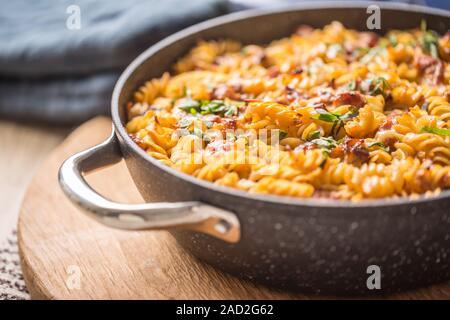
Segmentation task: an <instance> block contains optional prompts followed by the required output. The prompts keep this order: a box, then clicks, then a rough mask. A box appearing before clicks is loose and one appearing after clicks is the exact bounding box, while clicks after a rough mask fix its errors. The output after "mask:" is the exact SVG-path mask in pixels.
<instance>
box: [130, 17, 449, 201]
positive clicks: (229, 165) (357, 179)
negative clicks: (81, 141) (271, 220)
mask: <svg viewBox="0 0 450 320" xmlns="http://www.w3.org/2000/svg"><path fill="white" fill-rule="evenodd" d="M449 61H450V32H448V33H447V34H445V35H438V34H437V33H436V32H434V31H433V30H430V29H428V28H427V26H426V23H425V22H423V23H422V24H421V26H420V27H418V28H417V29H414V30H391V31H389V32H388V33H387V34H386V35H384V36H379V35H377V34H375V33H371V32H359V31H355V30H350V29H347V28H345V27H344V26H343V25H342V24H341V23H339V22H332V23H331V24H329V25H327V26H325V27H323V28H322V29H314V28H312V27H309V26H306V25H302V26H300V27H298V29H297V30H296V31H295V33H293V34H292V35H291V36H289V37H286V38H283V39H280V40H275V41H273V42H272V43H270V44H268V45H264V46H261V45H254V44H251V45H243V44H241V43H239V42H237V41H233V40H213V41H199V42H198V43H197V45H196V46H195V47H194V48H192V49H191V50H190V52H188V53H187V55H185V56H184V57H182V58H181V59H179V60H178V61H177V62H176V63H175V64H174V65H173V70H171V72H170V73H165V74H163V75H162V77H160V78H156V79H151V80H149V81H148V82H146V83H145V84H144V85H143V86H142V87H140V88H139V89H138V90H137V92H136V93H135V96H134V99H133V101H130V102H129V103H128V105H127V112H128V123H127V126H126V129H127V131H128V133H129V135H130V137H131V138H132V139H133V140H134V141H135V142H136V143H137V144H138V145H139V146H140V147H141V148H142V149H144V150H145V151H146V152H147V153H148V154H149V155H150V156H152V157H154V158H156V159H158V160H159V161H161V162H162V163H164V164H166V165H168V166H170V167H172V168H174V169H176V170H179V171H182V172H184V173H186V174H189V175H193V176H195V177H197V178H199V179H203V180H207V181H210V182H212V183H215V184H217V185H221V186H226V187H232V188H237V189H240V190H244V191H248V192H252V193H264V194H272V195H280V196H291V197H300V198H309V197H321V198H322V197H325V198H334V199H347V200H354V201H356V200H361V199H366V198H384V197H403V196H408V197H417V196H419V195H426V196H429V195H434V194H436V193H438V192H440V191H441V190H442V189H445V188H450V103H449V99H450V86H449V85H450V67H449Z"/></svg>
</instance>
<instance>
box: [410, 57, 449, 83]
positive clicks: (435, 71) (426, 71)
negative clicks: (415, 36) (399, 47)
mask: <svg viewBox="0 0 450 320" xmlns="http://www.w3.org/2000/svg"><path fill="white" fill-rule="evenodd" d="M414 65H415V66H416V67H417V68H418V69H419V71H420V72H421V73H422V74H423V75H424V77H425V78H427V79H429V80H430V82H431V83H432V84H434V85H437V84H439V83H441V82H442V81H443V80H444V71H445V68H444V64H443V63H442V61H441V60H440V59H436V58H433V57H432V56H429V55H425V54H420V55H416V57H415V59H414Z"/></svg>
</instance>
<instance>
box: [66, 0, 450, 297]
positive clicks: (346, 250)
mask: <svg viewBox="0 0 450 320" xmlns="http://www.w3.org/2000/svg"><path fill="white" fill-rule="evenodd" d="M368 5H369V3H365V2H344V3H336V2H331V3H330V2H328V3H314V4H301V5H296V6H290V7H285V8H281V9H280V8H279V9H272V10H264V11H261V10H256V11H255V10H252V11H243V12H239V13H235V14H231V15H227V16H223V17H219V18H216V19H212V20H209V21H206V22H203V23H200V24H197V25H195V26H193V27H190V28H187V29H185V30H183V31H181V32H178V33H176V34H174V35H172V36H170V37H168V38H166V39H165V40H163V41H161V42H159V43H157V44H156V45H154V46H152V47H151V48H149V49H148V50H146V51H145V52H144V53H142V54H141V55H140V56H139V57H138V58H136V59H135V60H134V61H133V62H132V63H131V64H130V66H129V67H128V68H127V69H126V70H125V71H124V72H123V74H122V76H121V77H120V79H119V80H118V82H117V84H116V86H115V89H114V93H113V96H112V101H111V114H112V120H113V132H112V135H111V137H110V138H109V139H108V140H107V141H105V142H104V143H102V144H100V145H98V146H95V147H93V148H91V149H88V150H86V151H83V152H80V153H78V154H75V155H73V156H72V157H70V158H69V159H67V160H66V161H65V162H64V163H63V165H62V166H61V168H60V172H59V181H60V185H61V187H62V189H63V190H64V192H65V193H66V195H67V196H68V197H69V198H70V199H71V200H72V201H73V202H74V203H75V204H77V205H79V206H80V207H81V208H82V209H84V211H85V212H86V213H87V214H89V215H90V216H91V217H93V218H95V219H96V220H98V221H100V222H101V223H103V224H106V225H108V226H111V227H115V228H122V229H130V230H142V229H166V230H169V231H170V232H171V233H172V235H173V236H174V237H175V238H176V240H177V241H178V243H179V244H180V245H181V246H182V247H183V248H185V249H186V250H188V251H189V252H191V253H192V254H193V255H195V256H196V257H198V258H199V259H200V260H202V261H204V262H207V263H209V264H211V265H213V266H215V267H217V268H219V269H221V270H224V271H226V272H229V273H232V274H234V275H236V276H238V277H241V278H244V279H250V280H254V281H257V282H260V283H264V284H266V285H269V286H273V287H277V288H282V289H289V290H294V291H302V292H309V293H311V292H314V293H326V294H364V293H374V292H376V293H378V292H388V291H389V292H392V291H398V290H402V289H407V288H413V287H417V286H423V285H428V284H431V283H435V282H439V281H444V280H448V279H450V267H449V264H450V209H449V208H450V190H446V191H443V192H442V193H440V194H439V195H437V196H434V197H433V198H423V197H420V198H418V199H414V200H410V199H406V198H405V199H381V200H367V201H362V202H349V201H340V200H331V199H298V198H290V197H279V196H271V195H258V194H249V193H246V192H243V191H239V190H236V189H231V188H227V187H221V186H217V185H214V184H212V183H209V182H207V181H202V180H200V179H197V178H194V177H192V176H189V175H186V174H184V173H181V172H178V171H176V170H174V169H172V168H170V167H168V166H165V165H163V164H162V163H160V162H158V161H157V160H155V159H153V158H152V157H150V156H149V155H147V154H146V153H145V151H143V150H141V149H140V148H139V147H138V146H137V145H136V144H135V143H134V142H133V141H132V140H131V139H130V137H129V136H128V135H127V132H126V130H125V128H124V124H125V123H126V121H127V119H126V112H125V105H126V103H127V102H128V101H130V100H131V99H132V97H133V92H134V91H135V90H136V89H137V88H138V87H139V86H140V85H142V84H143V83H144V82H145V81H146V80H148V79H150V78H152V77H159V76H161V75H162V73H163V72H164V71H167V70H170V65H171V64H172V63H173V62H174V61H175V60H176V59H177V58H179V57H180V56H181V55H183V54H185V53H186V52H187V51H188V50H189V48H191V47H192V46H194V45H195V43H196V41H197V40H198V39H218V38H222V39H223V38H231V39H237V40H240V41H241V42H243V43H244V44H250V43H260V44H264V43H268V42H270V41H271V40H273V39H278V38H281V37H283V36H287V35H289V34H290V33H292V32H293V31H294V30H295V28H296V27H297V26H298V25H300V24H309V25H311V26H313V27H322V26H324V25H325V24H327V23H329V22H331V21H333V20H338V21H341V22H342V23H344V24H345V25H346V26H347V27H349V28H354V29H359V30H366V31H367V29H366V19H367V17H368V16H369V14H368V13H367V12H366V8H367V7H368ZM378 6H380V7H381V27H382V29H381V30H379V32H380V33H383V32H386V31H387V30H390V29H393V28H395V29H407V28H415V27H417V26H418V25H420V21H421V20H422V19H426V20H427V22H428V26H429V28H431V29H434V30H436V31H438V32H439V33H445V32H447V30H448V29H449V27H450V13H449V12H448V11H442V10H436V9H430V8H424V7H419V6H406V5H402V4H389V3H387V4H384V3H379V4H378ZM122 158H123V159H125V161H126V164H127V167H128V170H129V172H130V174H131V176H132V178H133V180H134V183H135V184H136V186H137V188H138V190H139V191H140V193H141V195H142V197H143V198H144V199H145V201H146V202H147V203H145V204H131V205H130V204H120V203H115V202H113V201H111V200H108V199H106V198H104V197H103V196H101V195H99V194H98V193H96V192H95V191H94V190H93V189H91V188H90V187H89V186H88V184H87V183H86V181H85V180H84V179H83V174H85V173H88V172H90V171H92V170H94V169H99V168H102V167H104V166H107V165H111V164H114V163H117V162H118V161H120V160H121V159H122ZM111 183H113V181H112V182H111ZM123 187H124V188H126V186H123ZM378 271H379V272H378ZM371 276H374V277H377V278H376V279H378V280H379V284H380V287H378V286H375V288H373V285H372V286H370V285H369V286H368V283H369V284H370V283H372V284H376V283H377V282H376V281H375V280H374V279H375V278H373V277H372V278H369V277H371Z"/></svg>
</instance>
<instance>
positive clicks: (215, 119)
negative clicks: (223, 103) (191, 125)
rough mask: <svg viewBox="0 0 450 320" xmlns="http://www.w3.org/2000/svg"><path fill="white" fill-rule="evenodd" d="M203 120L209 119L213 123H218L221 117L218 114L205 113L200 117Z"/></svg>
mask: <svg viewBox="0 0 450 320" xmlns="http://www.w3.org/2000/svg"><path fill="white" fill-rule="evenodd" d="M202 119H203V120H205V121H211V122H215V123H220V120H221V119H222V118H221V117H220V116H218V115H216V114H207V115H204V116H203V117H202Z"/></svg>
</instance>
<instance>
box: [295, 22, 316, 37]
mask: <svg viewBox="0 0 450 320" xmlns="http://www.w3.org/2000/svg"><path fill="white" fill-rule="evenodd" d="M313 31H314V28H313V27H311V26H308V25H307V24H302V25H300V26H299V27H298V28H297V30H296V31H295V33H296V34H298V35H299V36H308V35H310V34H311V33H313Z"/></svg>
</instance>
